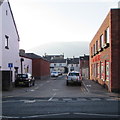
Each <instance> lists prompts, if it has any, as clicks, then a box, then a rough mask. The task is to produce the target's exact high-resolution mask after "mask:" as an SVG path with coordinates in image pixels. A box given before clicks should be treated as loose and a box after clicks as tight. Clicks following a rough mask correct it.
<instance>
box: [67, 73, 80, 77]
mask: <svg viewBox="0 0 120 120" xmlns="http://www.w3.org/2000/svg"><path fill="white" fill-rule="evenodd" d="M69 76H79V73H69Z"/></svg>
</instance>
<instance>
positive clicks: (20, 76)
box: [17, 74, 28, 78]
mask: <svg viewBox="0 0 120 120" xmlns="http://www.w3.org/2000/svg"><path fill="white" fill-rule="evenodd" d="M17 77H18V78H27V77H28V76H27V75H26V74H18V75H17Z"/></svg>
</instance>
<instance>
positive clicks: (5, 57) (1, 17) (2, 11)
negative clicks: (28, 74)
mask: <svg viewBox="0 0 120 120" xmlns="http://www.w3.org/2000/svg"><path fill="white" fill-rule="evenodd" d="M19 59H20V58H19V34H18V31H17V27H16V24H15V20H14V17H13V13H12V10H11V7H10V3H9V1H8V0H4V1H3V2H1V3H0V71H10V67H11V71H12V79H11V80H12V82H14V81H15V73H16V72H17V71H18V69H19V66H20V60H19ZM10 64H11V66H10Z"/></svg>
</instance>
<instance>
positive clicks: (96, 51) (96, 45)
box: [96, 41, 98, 52]
mask: <svg viewBox="0 0 120 120" xmlns="http://www.w3.org/2000/svg"><path fill="white" fill-rule="evenodd" d="M97 51H98V41H96V52H97Z"/></svg>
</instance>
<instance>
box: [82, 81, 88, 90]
mask: <svg viewBox="0 0 120 120" xmlns="http://www.w3.org/2000/svg"><path fill="white" fill-rule="evenodd" d="M82 83H83V85H84V87H85V89H86V90H87V92H89V89H88V88H87V87H86V85H85V84H84V82H82Z"/></svg>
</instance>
